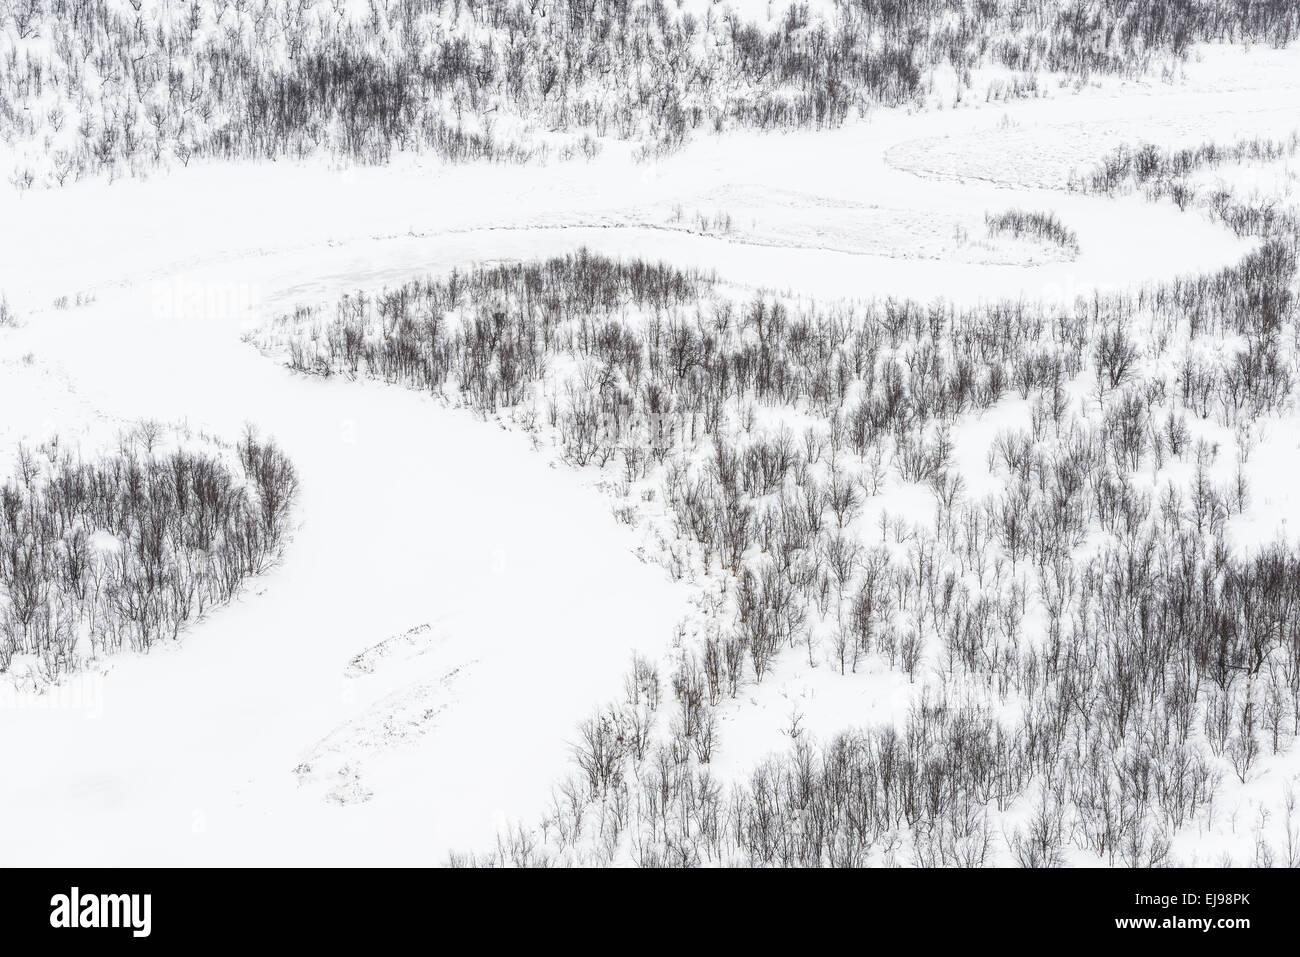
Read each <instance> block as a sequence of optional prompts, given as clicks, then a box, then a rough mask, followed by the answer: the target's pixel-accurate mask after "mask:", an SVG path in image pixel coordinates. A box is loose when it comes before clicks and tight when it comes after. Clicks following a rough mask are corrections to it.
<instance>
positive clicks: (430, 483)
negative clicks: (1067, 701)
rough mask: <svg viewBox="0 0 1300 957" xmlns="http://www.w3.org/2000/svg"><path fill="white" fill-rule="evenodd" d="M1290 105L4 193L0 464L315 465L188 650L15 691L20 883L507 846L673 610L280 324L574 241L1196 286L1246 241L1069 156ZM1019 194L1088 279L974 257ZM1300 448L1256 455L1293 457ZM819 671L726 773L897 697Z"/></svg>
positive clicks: (8, 794) (1073, 116)
mask: <svg viewBox="0 0 1300 957" xmlns="http://www.w3.org/2000/svg"><path fill="white" fill-rule="evenodd" d="M1224 77H1232V78H1233V80H1234V82H1233V83H1225V82H1224ZM1298 94H1300V50H1296V49H1291V50H1283V51H1276V50H1251V51H1241V50H1232V49H1211V48H1205V49H1203V50H1200V51H1199V52H1198V56H1197V57H1194V58H1193V62H1191V63H1189V64H1188V66H1187V68H1186V70H1185V76H1183V77H1181V78H1179V79H1178V80H1176V81H1175V82H1173V83H1169V84H1166V83H1162V82H1157V81H1145V82H1126V83H1115V82H1110V83H1106V84H1102V85H1099V86H1097V87H1095V88H1092V87H1090V88H1085V89H1083V90H1081V91H1077V92H1076V91H1074V90H1069V89H1067V90H1052V91H1050V95H1049V96H1046V97H1044V98H1042V99H1038V100H1026V101H1017V102H1009V103H996V104H983V103H977V104H973V105H964V106H962V107H960V108H951V109H945V110H937V109H935V110H927V111H915V112H914V111H901V110H899V111H889V110H881V111H879V112H877V113H876V114H874V115H873V116H872V117H870V118H869V119H867V120H865V121H858V122H854V123H851V124H849V125H847V126H845V127H844V128H843V129H840V130H836V131H822V132H816V133H812V132H809V133H770V134H758V133H746V132H729V133H726V134H722V135H717V136H714V135H707V136H704V135H702V136H700V137H698V138H697V139H695V140H694V141H693V142H692V143H690V144H689V145H688V146H686V147H685V148H684V149H682V150H681V151H679V152H678V153H676V154H674V155H672V156H670V157H668V158H666V159H663V160H661V161H657V162H633V161H632V159H631V158H630V155H629V153H630V150H628V149H626V148H623V147H621V146H620V144H618V143H610V144H608V145H607V146H606V148H605V149H604V151H603V152H602V153H601V155H599V156H598V157H597V158H595V159H593V160H591V161H585V160H576V161H572V162H568V163H559V164H554V165H546V166H499V165H490V166H489V165H482V166H479V165H466V166H454V167H449V166H443V165H440V164H438V163H436V162H433V161H431V160H428V159H424V160H417V159H412V158H398V159H396V160H395V161H394V163H393V164H392V165H391V166H388V167H376V168H368V167H367V168H330V167H329V165H328V164H326V163H324V162H313V163H294V162H279V163H257V164H252V163H237V164H235V163H232V164H219V163H206V164H200V163H197V162H196V163H194V164H192V165H191V167H190V168H188V169H184V170H179V169H178V170H173V171H169V172H165V173H159V174H157V175H155V176H153V177H152V178H150V179H148V180H139V179H129V180H123V181H118V182H116V183H113V184H111V185H108V184H105V183H103V182H98V181H85V182H80V183H76V184H73V185H69V186H67V187H64V188H61V189H50V190H40V189H37V190H31V191H28V192H25V193H22V194H18V193H12V192H8V191H4V192H3V193H0V292H2V293H3V294H4V295H5V296H6V298H7V300H8V303H9V305H10V307H11V308H12V310H13V312H14V314H15V315H16V316H17V318H18V325H17V327H15V328H5V329H0V476H4V475H7V474H9V472H10V470H11V468H12V464H13V462H12V457H13V452H14V450H15V448H16V446H17V445H18V443H19V442H26V443H29V444H36V443H39V442H42V441H45V440H47V439H48V438H49V437H50V436H51V435H52V434H55V433H57V434H58V435H59V436H60V437H61V439H62V440H63V441H64V442H65V443H69V442H71V443H75V444H76V445H77V446H78V447H79V448H80V450H81V451H82V453H83V454H86V455H90V454H93V453H94V452H95V451H96V450H100V449H105V448H111V447H112V445H113V442H114V436H115V435H116V433H117V432H118V431H119V430H121V429H124V428H127V427H129V426H130V425H131V424H132V423H133V422H135V421H137V420H140V419H152V420H157V421H159V422H162V423H166V424H177V425H183V426H184V427H186V428H188V429H189V430H192V431H194V432H196V433H199V432H202V433H208V434H211V435H213V436H218V437H222V438H225V439H233V438H234V437H236V436H237V435H238V434H239V433H240V431H241V429H242V428H243V426H244V424H245V423H252V424H254V425H255V426H256V427H257V429H258V430H259V431H260V432H261V433H262V434H264V435H267V436H271V437H273V438H274V439H275V440H276V441H277V442H278V443H279V444H280V445H281V447H282V448H283V449H284V450H285V452H286V453H287V455H288V456H289V457H290V458H291V459H292V461H293V462H294V464H295V465H296V467H297V469H298V473H299V476H300V479H301V495H300V500H299V502H298V505H297V508H296V519H295V520H296V522H297V523H298V524H297V527H296V529H295V532H294V534H293V537H292V541H291V542H290V544H289V546H288V547H287V549H286V551H285V553H284V556H283V559H282V561H280V562H279V563H278V564H277V565H276V567H274V568H273V569H272V570H271V571H270V572H269V573H267V574H265V575H263V576H260V577H258V578H256V579H253V580H252V582H251V584H250V585H249V586H248V587H246V589H245V591H244V592H243V594H242V595H241V596H240V597H239V598H237V599H236V600H235V601H234V602H233V603H232V604H231V605H229V606H227V607H224V608H219V609H216V610H214V611H212V612H210V613H209V614H208V615H206V616H205V617H204V618H203V619H202V620H200V621H198V622H197V623H195V624H193V625H191V626H190V627H189V628H187V629H186V630H185V632H184V633H183V634H182V637H181V640H179V641H178V642H175V643H168V644H167V645H165V646H162V647H157V648H155V649H154V650H153V651H152V652H151V653H150V654H148V655H136V654H122V655H118V656H115V657H112V658H107V659H100V660H98V661H95V662H93V663H92V666H91V667H90V668H89V669H88V670H87V672H86V673H84V674H81V675H77V676H73V677H71V678H68V679H65V682H64V684H63V686H61V687H56V688H44V689H40V690H35V691H34V690H32V689H31V688H27V687H23V686H21V685H20V683H18V682H16V681H6V680H5V679H4V678H3V677H2V676H0V768H3V769H4V771H3V773H2V774H0V808H2V809H3V810H4V817H5V821H6V824H5V826H4V827H3V828H0V864H13V865H24V864H25V865H74V864H75V865H109V864H111V865H147V864H156V865H168V864H184V865H203V864H216V865H229V864H242V863H256V864H320V865H340V864H385V865H387V864H404V865H414V864H430V863H437V862H439V861H441V860H443V859H445V857H446V855H447V854H448V852H450V851H453V850H456V849H472V848H486V847H491V846H492V844H493V843H494V841H495V838H496V834H497V833H498V831H499V829H500V828H501V827H502V826H503V825H507V824H510V823H513V822H519V821H523V822H528V823H530V824H531V823H532V822H535V821H536V820H537V819H539V817H541V816H542V815H543V814H544V813H545V812H546V809H547V806H548V803H549V802H550V800H551V794H552V786H553V784H554V783H555V782H556V781H557V780H558V779H560V778H561V777H562V776H563V775H564V774H565V772H566V763H567V760H568V756H569V750H570V742H572V741H573V740H574V736H575V731H574V729H575V726H576V725H577V723H578V722H579V721H580V720H581V719H582V718H584V717H586V716H588V715H589V714H590V713H591V711H592V708H593V707H594V706H596V705H599V704H600V703H602V702H604V701H606V700H609V699H611V698H613V697H614V696H615V695H616V694H617V693H618V689H619V682H620V680H621V678H622V675H623V673H624V671H625V670H626V668H627V665H628V663H629V661H630V658H631V655H632V653H633V651H640V652H643V653H645V654H647V655H650V656H651V657H655V658H659V657H662V656H663V655H664V654H665V653H666V652H667V651H668V649H669V648H670V646H671V643H672V641H673V636H674V631H675V627H676V626H677V624H678V622H680V621H682V620H683V619H684V618H685V617H686V616H687V615H688V614H689V613H690V607H691V604H690V599H691V597H692V594H693V592H692V588H691V587H690V586H687V585H685V584H680V583H676V584H675V583H673V582H671V581H670V580H669V579H668V577H667V575H666V574H665V572H664V570H663V568H662V567H660V566H659V565H657V564H654V563H649V562H646V561H643V560H641V559H640V558H639V557H638V555H637V548H638V545H639V544H640V543H639V542H638V540H637V538H636V536H635V535H634V534H633V533H632V532H631V531H629V530H628V529H627V527H626V526H624V525H621V524H619V523H618V522H617V521H616V520H615V519H614V518H613V517H612V516H611V514H610V505H609V499H608V498H607V497H606V495H605V494H604V493H603V492H602V490H601V489H600V488H598V487H596V486H595V485H594V484H593V482H592V481H591V480H590V479H589V478H588V477H586V476H585V475H582V474H579V473H577V472H574V471H571V470H569V469H567V468H565V467H564V466H562V465H557V464H556V462H555V461H554V460H553V459H552V457H550V456H548V455H546V454H543V453H541V452H539V451H537V450H536V449H534V448H532V447H530V441H529V438H528V436H527V435H525V434H523V433H521V432H519V431H516V430H513V429H510V428H507V427H505V425H504V424H502V423H498V422H496V421H494V420H492V419H489V420H487V421H484V420H482V419H481V418H478V417H476V416H475V415H473V414H472V413H470V412H469V411H466V410H463V409H456V408H449V407H447V406H446V405H445V404H443V403H440V402H438V401H435V400H434V399H432V398H430V397H427V396H423V395H419V394H417V393H414V392H410V391H406V390H404V389H401V388H398V387H391V386H384V385H380V384H376V383H364V382H355V383H343V382H340V381H336V380H331V379H315V378H308V377H303V376H298V375H294V374H292V373H290V372H289V371H288V370H286V369H285V368H284V367H283V366H282V365H280V364H278V363H276V362H273V361H270V360H269V359H268V358H267V357H265V356H263V355H262V354H261V353H259V351H258V350H257V349H256V348H254V347H253V346H252V345H250V344H249V343H247V342H245V341H243V337H244V336H245V334H247V333H249V332H251V331H252V330H254V329H255V328H257V327H258V326H260V325H261V324H263V323H264V322H266V321H268V320H269V319H271V318H272V317H274V316H277V315H280V314H283V313H287V312H291V311H292V310H293V309H294V308H295V307H296V306H298V305H300V304H320V303H331V302H333V301H334V300H335V299H337V297H338V296H339V295H340V294H342V293H345V292H350V291H353V290H357V289H363V290H371V291H374V290H378V289H380V288H382V287H383V286H385V285H390V286H391V285H394V284H396V283H399V282H403V281H406V280H408V279H412V278H416V277H418V276H422V275H424V274H426V273H433V274H441V273H445V272H447V271H449V270H451V269H452V268H454V267H461V268H463V267H466V266H468V265H471V264H475V263H485V262H492V261H499V260H514V259H524V258H530V257H534V256H542V255H552V254H556V253H561V252H568V251H572V250H574V249H577V248H579V247H582V246H586V247H590V248H591V249H593V250H595V251H597V252H599V253H601V254H603V255H606V256H629V257H630V256H638V257H642V258H645V259H651V260H656V259H662V260H664V261H667V262H669V263H671V264H673V265H678V266H696V267H701V268H704V269H707V270H712V271H716V273H717V275H718V276H719V278H720V279H721V280H722V281H723V282H724V283H727V284H729V285H730V286H732V287H736V288H738V289H741V290H752V289H757V288H768V289H776V290H794V291H797V292H800V293H803V294H807V295H809V296H815V297H818V298H821V299H835V298H839V297H848V296H860V297H866V296H880V297H883V296H889V295H894V296H910V297H916V298H920V299H922V300H929V299H932V298H935V297H939V296H943V297H947V298H950V299H953V300H956V301H959V302H975V301H981V300H988V299H992V298H998V297H1022V296H1023V297H1025V298H1029V299H1044V300H1049V301H1073V300H1074V298H1075V297H1076V296H1079V295H1085V294H1087V293H1089V292H1091V291H1093V290H1102V291H1105V290H1114V289H1124V288H1131V287H1134V286H1137V285H1139V284H1141V283H1144V282H1148V281H1153V280H1161V279H1168V278H1172V277H1174V276H1178V275H1183V274H1194V273H1202V272H1208V271H1211V270H1214V269H1217V268H1220V267H1223V266H1226V265H1229V264H1232V263H1235V262H1236V261H1238V260H1239V259H1240V257H1241V256H1242V255H1243V254H1244V253H1245V252H1247V251H1248V250H1249V249H1250V248H1252V246H1254V245H1255V243H1254V241H1252V240H1244V239H1239V238H1237V237H1235V236H1233V235H1232V234H1231V233H1230V232H1229V231H1227V230H1226V229H1224V228H1223V227H1222V226H1220V225H1218V224H1216V223H1214V222H1213V221H1211V219H1210V218H1209V217H1206V216H1202V215H1199V214H1195V213H1181V212H1180V211H1179V210H1178V209H1177V208H1176V207H1175V206H1174V205H1173V204H1172V203H1170V202H1163V203H1158V204H1157V203H1149V202H1147V201H1145V200H1144V199H1142V198H1141V197H1139V196H1132V197H1126V198H1118V199H1112V198H1104V197H1099V196H1084V195H1079V194H1071V193H1067V192H1066V191H1065V186H1066V184H1067V180H1068V176H1069V173H1070V172H1071V171H1073V170H1076V169H1081V168H1087V167H1088V166H1089V165H1090V164H1092V163H1094V162H1096V161H1098V160H1100V159H1101V158H1102V157H1103V156H1104V155H1105V154H1106V153H1107V152H1108V151H1109V150H1111V149H1113V148H1114V147H1115V146H1116V145H1119V144H1120V143H1123V142H1132V141H1133V140H1134V139H1141V140H1143V141H1149V142H1155V143H1158V144H1163V145H1170V146H1176V145H1184V144H1187V143H1199V142H1203V141H1206V140H1211V139H1219V140H1222V141H1229V140H1231V139H1233V138H1236V137H1240V136H1254V135H1267V136H1277V135H1284V134H1286V133H1289V132H1290V131H1292V130H1294V129H1296V128H1297V127H1300V96H1298ZM1013 207H1014V208H1024V209H1035V210H1044V211H1049V212H1052V213H1055V214H1056V215H1057V216H1058V217H1059V219H1060V220H1061V221H1062V222H1063V223H1065V224H1066V225H1067V226H1068V227H1070V228H1071V229H1073V230H1074V231H1075V232H1076V233H1077V235H1078V238H1079V247H1080V252H1079V254H1078V256H1077V257H1074V258H1070V257H1063V256H1060V255H1057V254H1056V253H1054V252H1053V251H1052V250H1050V249H1047V248H1046V247H1041V246H1038V245H1035V244H1029V243H1023V244H1018V243H1009V242H991V241H987V240H986V239H985V237H984V225H983V218H984V215H985V213H986V212H999V211H1002V210H1005V209H1008V208H1013ZM697 217H702V218H703V221H704V223H705V225H704V226H703V227H701V228H699V229H697V228H695V226H693V224H695V223H697V222H698V220H697ZM720 217H727V218H729V222H730V225H729V227H728V228H727V229H726V230H725V231H716V232H710V231H709V228H708V225H707V224H708V223H710V222H718V221H720ZM64 296H66V297H68V300H69V302H70V305H68V306H67V308H56V307H55V305H54V303H55V300H56V299H59V298H60V297H64ZM78 302H80V303H82V304H77V303H78ZM1293 452H1294V450H1291V449H1290V446H1289V445H1287V446H1286V447H1285V448H1283V449H1281V451H1278V450H1277V449H1274V450H1273V451H1265V452H1264V453H1262V454H1264V455H1265V459H1264V461H1266V462H1267V461H1270V459H1269V458H1268V456H1272V457H1273V458H1272V459H1271V461H1274V462H1276V463H1277V465H1276V469H1275V471H1277V470H1280V469H1282V468H1287V469H1289V470H1291V472H1292V474H1294V471H1293V467H1294V465H1295V464H1296V462H1297V460H1298V459H1300V456H1297V455H1296V454H1293ZM925 507H927V508H928V507H929V506H928V505H927V506H925ZM1286 507H1287V508H1288V509H1290V508H1291V507H1292V503H1289V502H1288V504H1287V506H1286ZM1294 514H1295V519H1294V520H1300V513H1294ZM809 671H810V669H807V668H804V667H802V666H801V665H800V664H799V655H798V654H797V653H790V654H788V655H787V656H786V657H785V659H783V661H782V662H781V664H780V665H779V666H778V668H777V671H776V672H775V673H774V675H773V679H772V680H771V681H770V682H769V683H767V684H765V685H764V686H763V688H762V689H761V692H760V693H756V694H755V695H754V700H752V701H750V700H749V696H742V699H741V700H740V701H739V702H733V703H731V704H730V705H729V706H728V710H727V712H726V714H725V715H724V721H725V723H724V726H723V737H722V745H721V749H720V751H719V753H718V757H717V759H716V764H717V767H718V769H719V774H720V775H722V776H724V777H728V776H741V775H743V774H745V773H747V771H748V769H749V768H751V767H752V766H753V764H754V762H755V761H757V760H759V759H761V758H762V757H763V756H764V755H765V754H767V753H769V752H772V751H777V750H781V749H784V748H785V747H786V746H787V745H788V743H789V742H788V739H787V738H786V737H783V734H782V731H783V729H784V728H785V727H786V726H787V725H788V724H789V721H790V717H791V714H792V712H795V711H798V712H801V713H802V714H803V716H804V718H805V722H806V723H805V728H806V729H808V730H810V731H811V732H813V733H815V734H816V735H817V736H819V737H821V738H823V739H824V738H827V737H829V736H830V735H831V734H833V733H834V732H835V731H836V730H838V729H839V728H843V727H849V726H853V725H860V724H866V723H870V722H872V721H874V720H876V719H878V718H885V717H888V716H890V715H896V714H898V712H899V710H900V709H905V708H906V707H907V704H908V702H909V700H910V696H911V690H910V689H909V687H908V684H907V680H906V678H905V677H904V676H902V675H900V674H897V673H894V674H887V675H882V676H869V677H868V678H866V679H864V680H860V681H839V682H835V681H831V680H830V677H831V676H830V675H829V674H828V672H829V669H822V673H821V674H820V675H813V674H810V673H809ZM1269 786H1270V787H1272V785H1271V784H1270V785H1269ZM1244 828H1245V825H1244V824H1243V833H1244Z"/></svg>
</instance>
